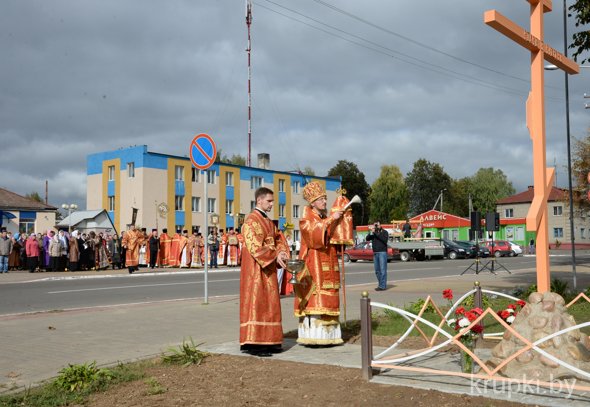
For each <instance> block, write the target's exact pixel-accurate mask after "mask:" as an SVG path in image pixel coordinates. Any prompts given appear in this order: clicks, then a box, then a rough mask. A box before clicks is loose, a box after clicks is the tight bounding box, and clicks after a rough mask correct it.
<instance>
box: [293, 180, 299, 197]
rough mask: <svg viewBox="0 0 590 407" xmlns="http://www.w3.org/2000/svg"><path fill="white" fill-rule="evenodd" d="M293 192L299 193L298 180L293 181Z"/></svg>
mask: <svg viewBox="0 0 590 407" xmlns="http://www.w3.org/2000/svg"><path fill="white" fill-rule="evenodd" d="M293 193H294V194H298V193H299V181H293Z"/></svg>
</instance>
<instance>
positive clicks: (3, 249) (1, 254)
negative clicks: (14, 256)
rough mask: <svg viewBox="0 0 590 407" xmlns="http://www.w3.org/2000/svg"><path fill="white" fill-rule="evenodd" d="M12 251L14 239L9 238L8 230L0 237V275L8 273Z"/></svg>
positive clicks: (3, 231)
mask: <svg viewBox="0 0 590 407" xmlns="http://www.w3.org/2000/svg"><path fill="white" fill-rule="evenodd" d="M11 251H12V239H11V238H9V237H8V234H7V233H6V229H2V234H1V235H0V273H8V256H10V252H11Z"/></svg>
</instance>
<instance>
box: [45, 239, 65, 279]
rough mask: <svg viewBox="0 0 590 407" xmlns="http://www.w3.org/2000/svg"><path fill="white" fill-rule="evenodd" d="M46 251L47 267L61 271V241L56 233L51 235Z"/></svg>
mask: <svg viewBox="0 0 590 407" xmlns="http://www.w3.org/2000/svg"><path fill="white" fill-rule="evenodd" d="M48 252H49V267H50V268H51V271H62V270H63V269H60V267H59V263H60V259H61V242H60V240H59V236H58V235H53V237H52V238H51V240H50V241H49V247H48Z"/></svg>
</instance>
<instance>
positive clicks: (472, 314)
mask: <svg viewBox="0 0 590 407" xmlns="http://www.w3.org/2000/svg"><path fill="white" fill-rule="evenodd" d="M465 318H467V319H468V320H469V322H473V321H475V320H476V319H477V314H476V313H475V312H473V311H469V312H466V313H465Z"/></svg>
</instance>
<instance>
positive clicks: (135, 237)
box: [121, 225, 144, 274]
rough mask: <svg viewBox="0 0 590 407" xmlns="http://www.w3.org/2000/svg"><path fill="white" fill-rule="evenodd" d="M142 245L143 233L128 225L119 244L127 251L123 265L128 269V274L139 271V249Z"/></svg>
mask: <svg viewBox="0 0 590 407" xmlns="http://www.w3.org/2000/svg"><path fill="white" fill-rule="evenodd" d="M143 243H144V237H143V233H142V232H141V231H139V230H137V229H135V225H129V230H128V231H127V233H125V236H124V237H123V241H122V242H121V244H122V245H123V247H124V248H125V249H126V250H127V252H126V253H125V255H126V258H125V265H126V266H127V267H128V268H129V274H133V272H134V271H137V270H138V269H139V248H140V247H141V245H142V244H143Z"/></svg>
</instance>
